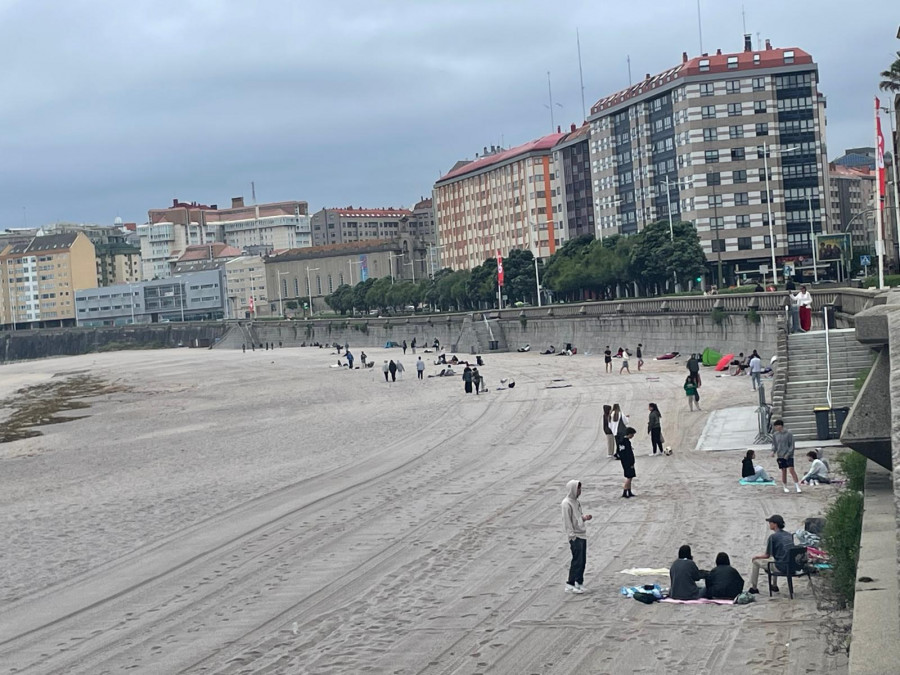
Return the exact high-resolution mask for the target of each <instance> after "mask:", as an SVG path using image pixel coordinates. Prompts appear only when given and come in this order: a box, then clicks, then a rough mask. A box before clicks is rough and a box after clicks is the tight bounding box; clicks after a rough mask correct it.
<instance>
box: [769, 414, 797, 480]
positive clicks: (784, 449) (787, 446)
mask: <svg viewBox="0 0 900 675" xmlns="http://www.w3.org/2000/svg"><path fill="white" fill-rule="evenodd" d="M772 429H773V430H774V433H773V434H772V455H773V456H775V457H777V458H778V459H777V462H778V468H779V469H781V487H782V488H784V491H785V492H790V490H788V486H787V475H788V471H790V472H791V478H793V479H794V488H795V489H796V490H797V492H800V482H799V481H798V480H797V472H796V471H794V434H792V433H791V432H790V431H785V430H784V422H782V421H781V420H775V422H774V423H773V424H772Z"/></svg>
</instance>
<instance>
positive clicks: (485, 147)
mask: <svg viewBox="0 0 900 675" xmlns="http://www.w3.org/2000/svg"><path fill="white" fill-rule="evenodd" d="M481 154H482V155H486V154H487V146H484V148H483V149H482V151H481Z"/></svg>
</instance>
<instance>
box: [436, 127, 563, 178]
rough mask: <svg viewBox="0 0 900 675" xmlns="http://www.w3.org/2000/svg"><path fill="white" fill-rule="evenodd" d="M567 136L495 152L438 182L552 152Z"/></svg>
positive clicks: (549, 137) (556, 136) (547, 137)
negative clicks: (525, 157) (529, 156)
mask: <svg viewBox="0 0 900 675" xmlns="http://www.w3.org/2000/svg"><path fill="white" fill-rule="evenodd" d="M565 136H566V134H562V133H559V134H550V135H549V136H542V137H541V138H538V139H536V140H533V141H529V142H528V143H524V144H523V145H517V146H516V147H514V148H510V149H509V150H503V151H501V152H495V153H494V154H492V155H485V156H484V157H480V158H478V159H476V160H475V161H473V162H469V163H468V164H464V165H463V166H460V167H456V168H453V169H451V170H450V172H449V173H446V174H444V175H443V176H441V177H440V178H438V181H437V182H438V183H440V182H442V181H445V180H449V179H451V178H456V177H458V176H464V175H465V174H467V173H472V172H474V171H480V170H481V169H486V168H487V167H489V166H494V165H495V164H502V163H503V162H507V161H509V160H511V159H514V158H515V157H518V156H519V155H525V154H528V153H529V152H535V151H538V150H550V149H551V148H552V147H553V146H554V145H556V144H557V143H558V142H559V141H560V139H562V138H563V137H565Z"/></svg>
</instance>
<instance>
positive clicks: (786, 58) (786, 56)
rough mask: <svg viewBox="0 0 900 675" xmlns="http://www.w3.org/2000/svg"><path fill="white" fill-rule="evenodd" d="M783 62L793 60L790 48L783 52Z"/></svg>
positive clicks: (791, 61)
mask: <svg viewBox="0 0 900 675" xmlns="http://www.w3.org/2000/svg"><path fill="white" fill-rule="evenodd" d="M784 62H785V63H793V62H794V52H793V51H792V50H788V51H786V52H785V53H784Z"/></svg>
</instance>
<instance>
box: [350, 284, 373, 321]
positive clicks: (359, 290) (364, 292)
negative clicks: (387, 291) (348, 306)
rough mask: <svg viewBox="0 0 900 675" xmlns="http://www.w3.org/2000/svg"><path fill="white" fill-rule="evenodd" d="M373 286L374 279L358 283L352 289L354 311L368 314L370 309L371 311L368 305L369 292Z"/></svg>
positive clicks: (370, 306)
mask: <svg viewBox="0 0 900 675" xmlns="http://www.w3.org/2000/svg"><path fill="white" fill-rule="evenodd" d="M374 284H375V280H374V279H366V280H365V281H360V282H359V283H358V284H356V286H354V287H353V307H355V308H356V309H358V310H360V311H363V312H366V313H368V311H369V310H370V309H372V305H371V304H369V299H368V297H369V290H370V289H371V288H372V286H373V285H374Z"/></svg>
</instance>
